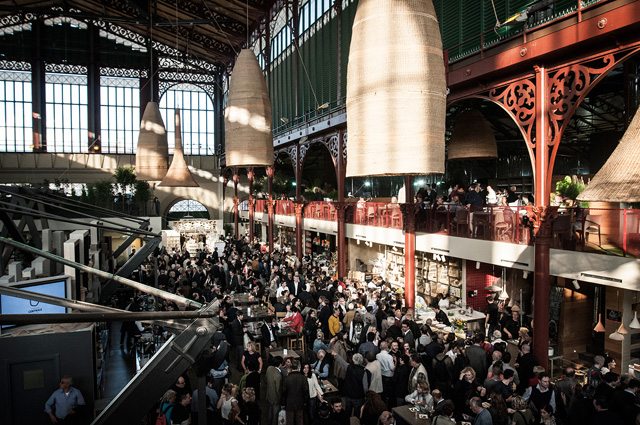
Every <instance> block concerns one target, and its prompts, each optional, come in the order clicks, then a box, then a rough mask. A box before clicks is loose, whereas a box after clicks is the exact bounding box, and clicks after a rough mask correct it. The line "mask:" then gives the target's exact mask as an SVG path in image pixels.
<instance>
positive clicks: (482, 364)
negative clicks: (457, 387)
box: [465, 345, 489, 381]
mask: <svg viewBox="0 0 640 425" xmlns="http://www.w3.org/2000/svg"><path fill="white" fill-rule="evenodd" d="M465 355H466V356H467V359H469V366H471V367H472V368H473V370H475V371H476V376H477V378H478V379H480V380H481V381H484V379H485V378H486V377H487V368H488V367H489V356H488V355H487V352H486V351H485V349H484V348H482V347H480V346H478V345H472V346H471V347H467V349H466V350H465Z"/></svg>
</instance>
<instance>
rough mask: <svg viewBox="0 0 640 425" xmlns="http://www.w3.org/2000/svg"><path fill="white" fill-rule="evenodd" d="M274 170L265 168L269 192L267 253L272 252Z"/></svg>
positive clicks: (274, 203)
mask: <svg viewBox="0 0 640 425" xmlns="http://www.w3.org/2000/svg"><path fill="white" fill-rule="evenodd" d="M275 171H276V169H275V168H274V167H267V184H268V190H269V200H268V201H267V212H268V214H269V221H268V224H267V226H268V228H267V237H268V239H269V252H273V212H274V211H273V207H274V206H275V205H276V201H274V200H273V174H274V173H275Z"/></svg>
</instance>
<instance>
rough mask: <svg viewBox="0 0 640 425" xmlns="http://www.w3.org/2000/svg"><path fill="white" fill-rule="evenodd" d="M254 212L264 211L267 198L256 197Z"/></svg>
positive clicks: (265, 210)
mask: <svg viewBox="0 0 640 425" xmlns="http://www.w3.org/2000/svg"><path fill="white" fill-rule="evenodd" d="M254 208H255V209H254V211H255V212H261V213H266V212H268V211H267V200H266V199H256V205H255V207H254Z"/></svg>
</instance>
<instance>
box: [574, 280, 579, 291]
mask: <svg viewBox="0 0 640 425" xmlns="http://www.w3.org/2000/svg"><path fill="white" fill-rule="evenodd" d="M572 283H573V287H574V288H575V290H576V291H577V290H579V289H580V284H579V283H578V281H577V280H576V279H573V282H572Z"/></svg>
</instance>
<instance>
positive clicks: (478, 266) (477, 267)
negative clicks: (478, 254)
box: [476, 261, 480, 270]
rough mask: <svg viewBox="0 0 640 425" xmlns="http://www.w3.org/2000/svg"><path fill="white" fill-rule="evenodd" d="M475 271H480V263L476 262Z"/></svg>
mask: <svg viewBox="0 0 640 425" xmlns="http://www.w3.org/2000/svg"><path fill="white" fill-rule="evenodd" d="M476 269H477V270H479V269H480V261H476Z"/></svg>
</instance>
